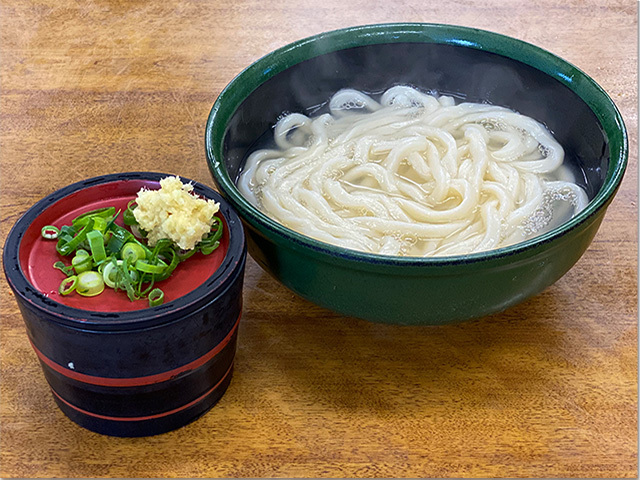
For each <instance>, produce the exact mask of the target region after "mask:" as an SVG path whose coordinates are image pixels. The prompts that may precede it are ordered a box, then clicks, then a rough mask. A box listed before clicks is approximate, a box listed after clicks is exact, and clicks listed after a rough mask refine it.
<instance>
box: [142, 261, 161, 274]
mask: <svg viewBox="0 0 640 480" xmlns="http://www.w3.org/2000/svg"><path fill="white" fill-rule="evenodd" d="M158 262H159V265H152V264H150V263H149V262H147V261H146V260H138V261H136V263H135V265H136V270H138V271H140V272H144V273H163V272H164V271H165V270H166V268H167V267H168V265H167V264H166V263H164V262H163V261H162V260H158Z"/></svg>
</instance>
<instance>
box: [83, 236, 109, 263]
mask: <svg viewBox="0 0 640 480" xmlns="http://www.w3.org/2000/svg"><path fill="white" fill-rule="evenodd" d="M87 240H88V241H89V248H91V255H92V256H93V261H94V262H96V263H100V262H102V261H103V260H104V259H105V258H107V254H106V252H105V250H104V237H103V236H102V233H100V232H99V231H98V230H91V231H90V232H89V233H87Z"/></svg>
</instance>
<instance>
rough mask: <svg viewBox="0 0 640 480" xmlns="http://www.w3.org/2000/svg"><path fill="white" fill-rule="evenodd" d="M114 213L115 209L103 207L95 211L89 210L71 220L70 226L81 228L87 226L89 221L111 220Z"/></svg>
mask: <svg viewBox="0 0 640 480" xmlns="http://www.w3.org/2000/svg"><path fill="white" fill-rule="evenodd" d="M115 213H116V208H115V207H104V208H98V209H96V210H91V211H89V212H85V213H83V214H82V215H78V216H77V217H76V218H74V219H73V220H71V225H73V226H74V227H81V226H84V225H87V224H88V223H89V221H90V220H93V221H95V219H96V218H102V219H105V220H106V219H109V220H110V219H111V218H112V217H113V216H114V215H115Z"/></svg>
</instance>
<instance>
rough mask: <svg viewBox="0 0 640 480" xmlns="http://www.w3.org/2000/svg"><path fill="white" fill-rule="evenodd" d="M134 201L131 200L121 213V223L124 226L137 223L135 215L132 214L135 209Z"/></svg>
mask: <svg viewBox="0 0 640 480" xmlns="http://www.w3.org/2000/svg"><path fill="white" fill-rule="evenodd" d="M135 202H136V201H135V200H131V201H130V202H129V203H128V205H127V209H126V210H125V211H124V212H123V213H122V221H123V222H124V224H125V225H137V224H138V221H137V220H136V217H135V215H134V214H133V210H134V209H135V208H136V207H137V205H136V203H135Z"/></svg>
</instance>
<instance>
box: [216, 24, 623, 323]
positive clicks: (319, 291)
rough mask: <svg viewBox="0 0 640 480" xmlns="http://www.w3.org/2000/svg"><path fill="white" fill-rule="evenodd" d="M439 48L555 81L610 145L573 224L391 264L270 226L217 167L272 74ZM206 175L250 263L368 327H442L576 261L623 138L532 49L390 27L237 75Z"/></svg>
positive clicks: (270, 58) (532, 291)
mask: <svg viewBox="0 0 640 480" xmlns="http://www.w3.org/2000/svg"><path fill="white" fill-rule="evenodd" d="M394 42H398V43H400V42H402V43H412V42H417V43H438V44H447V45H457V46H464V47H466V48H471V49H478V50H484V51H488V52H493V53H495V54H498V55H500V56H503V57H507V58H510V59H514V60H517V61H519V62H521V63H524V64H526V65H529V66H531V67H533V68H535V69H537V70H539V71H541V72H544V73H545V74H546V75H548V76H550V77H553V78H554V79H556V80H557V81H559V82H560V83H562V84H563V85H565V86H566V87H567V88H569V89H570V90H571V91H573V92H574V93H575V94H576V95H578V96H579V97H580V98H581V99H582V100H583V101H584V102H585V103H586V104H587V105H588V107H589V108H590V109H591V111H592V112H593V114H594V115H595V117H596V118H597V120H598V122H599V123H600V126H601V128H602V129H603V131H604V133H605V135H606V137H607V142H608V148H609V161H608V169H607V171H606V176H604V179H603V184H602V186H601V187H600V188H599V190H598V191H597V193H596V194H595V196H594V198H593V199H592V200H591V202H590V204H589V205H588V206H587V208H586V209H585V210H584V211H582V212H581V213H580V214H579V215H577V216H576V217H575V218H573V219H572V220H571V221H569V222H567V223H566V224H564V225H562V226H561V227H559V228H556V229H554V230H553V231H551V232H548V233H546V234H543V235H540V236H538V237H536V238H535V239H531V240H528V241H526V242H522V243H519V244H517V245H513V246H510V247H505V248H501V249H497V250H493V251H489V252H482V253H476V254H470V255H462V256H455V257H453V256H452V257H440V258H414V257H388V256H383V255H376V254H368V253H362V252H355V251H350V250H345V249H342V248H338V247H334V246H331V245H327V244H325V243H322V242H319V241H316V240H313V239H310V238H308V237H305V236H303V235H300V234H298V233H296V232H293V231H291V230H289V229H287V228H285V227H283V226H281V225H280V224H278V223H277V222H274V221H273V220H271V219H270V218H268V217H267V216H265V215H264V214H262V213H261V212H259V211H258V210H257V209H256V208H255V207H253V206H252V205H251V204H250V203H249V202H248V201H246V200H245V199H244V198H243V197H242V195H241V194H240V193H239V191H238V190H237V188H236V187H235V184H234V182H233V180H232V179H231V178H230V176H229V172H228V171H227V166H226V164H225V162H224V160H223V143H224V138H225V135H226V134H227V130H228V123H229V120H230V119H231V118H232V116H233V115H234V113H235V112H236V110H237V109H238V108H239V106H240V105H241V104H242V103H243V101H244V100H245V99H246V98H247V96H249V95H250V94H251V93H252V91H254V90H255V89H256V88H257V87H258V86H260V85H261V84H263V83H264V82H266V81H267V80H268V79H270V78H271V77H273V76H275V75H277V74H278V73H280V72H282V71H284V70H285V69H288V68H290V67H292V66H294V65H296V64H298V63H300V62H302V61H304V60H307V59H309V58H313V57H315V56H319V55H323V54H326V53H329V52H334V51H338V50H342V49H347V48H352V47H358V46H362V45H372V44H387V43H394ZM205 141H206V154H207V158H208V162H209V168H210V170H211V172H212V175H213V178H214V180H215V182H216V184H217V185H218V188H219V190H220V192H221V193H222V194H223V195H224V196H225V197H226V198H227V199H228V201H229V202H230V203H231V204H232V205H233V206H234V207H235V209H236V210H237V211H238V213H239V214H240V217H241V218H242V220H243V223H244V224H245V229H246V231H247V239H248V249H249V252H250V254H251V255H252V257H253V258H254V259H255V260H256V261H257V262H258V263H259V264H260V265H261V266H262V267H263V268H264V269H265V270H266V271H267V272H269V273H270V274H271V275H273V276H274V277H275V278H276V279H278V280H279V281H281V282H282V283H283V284H284V285H286V286H287V287H289V288H290V289H291V290H293V291H294V292H296V293H297V294H299V295H301V296H302V297H304V298H306V299H308V300H310V301H312V302H314V303H316V304H318V305H321V306H323V307H326V308H329V309H331V310H334V311H336V312H339V313H342V314H345V315H351V316H355V317H359V318H363V319H367V320H371V321H376V322H384V323H395V324H406V325H438V324H446V323H451V322H458V321H463V320H468V319H471V318H475V317H481V316H485V315H489V314H492V313H496V312H499V311H502V310H504V309H506V308H508V307H510V306H513V305H515V304H517V303H519V302H522V301H523V300H525V299H527V298H529V297H531V296H533V295H536V294H537V293H539V292H541V291H542V290H544V289H545V288H546V287H548V286H549V285H551V284H553V283H554V282H555V281H557V280H558V279H559V278H560V277H561V276H562V275H564V274H565V273H566V272H567V271H568V270H569V269H570V268H571V267H572V266H573V265H574V264H575V263H576V262H577V261H578V259H579V258H580V257H581V255H582V254H583V253H584V251H585V250H586V249H587V247H588V246H589V244H590V243H591V241H592V239H593V237H594V236H595V234H596V232H597V230H598V227H599V226H600V224H601V222H602V219H603V216H604V214H605V211H606V208H607V206H608V205H609V204H610V202H611V200H612V199H613V197H614V195H615V193H616V191H617V189H618V187H619V185H620V182H621V180H622V177H623V174H624V171H625V169H626V163H627V156H628V151H627V148H628V147H627V135H626V130H625V126H624V123H623V121H622V117H621V115H620V113H619V112H618V110H617V109H616V107H615V105H614V104H613V102H612V101H611V99H610V98H609V97H608V96H607V94H606V93H605V92H604V91H603V90H602V89H601V88H600V87H599V86H598V85H597V84H596V83H595V82H594V81H593V80H592V79H590V78H589V77H588V76H587V75H585V74H584V73H583V72H581V71H580V70H579V69H577V68H576V67H574V66H572V65H570V64H568V63H567V62H565V61H563V60H562V59H560V58H558V57H556V56H554V55H552V54H551V53H549V52H546V51H544V50H542V49H540V48H537V47H535V46H533V45H531V44H528V43H525V42H522V41H519V40H515V39H512V38H509V37H505V36H502V35H498V34H495V33H491V32H487V31H482V30H476V29H470V28H465V27H455V26H448V25H431V24H386V25H371V26H363V27H353V28H348V29H343V30H338V31H334V32H329V33H325V34H321V35H317V36H315V37H311V38H308V39H304V40H301V41H299V42H296V43H293V44H291V45H288V46H285V47H283V48H281V49H279V50H276V51H275V52H272V53H271V54H269V55H267V56H265V57H263V58H262V59H260V60H258V61H257V62H255V63H254V64H252V65H251V66H250V67H248V68H247V69H246V70H244V71H243V72H242V73H241V74H240V75H238V76H237V77H236V78H235V79H234V80H233V81H232V82H231V83H230V84H229V86H227V88H226V89H225V90H224V91H223V92H222V93H221V94H220V96H219V97H218V99H217V100H216V102H215V104H214V106H213V108H212V111H211V114H210V116H209V120H208V122H207V128H206V137H205Z"/></svg>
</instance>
